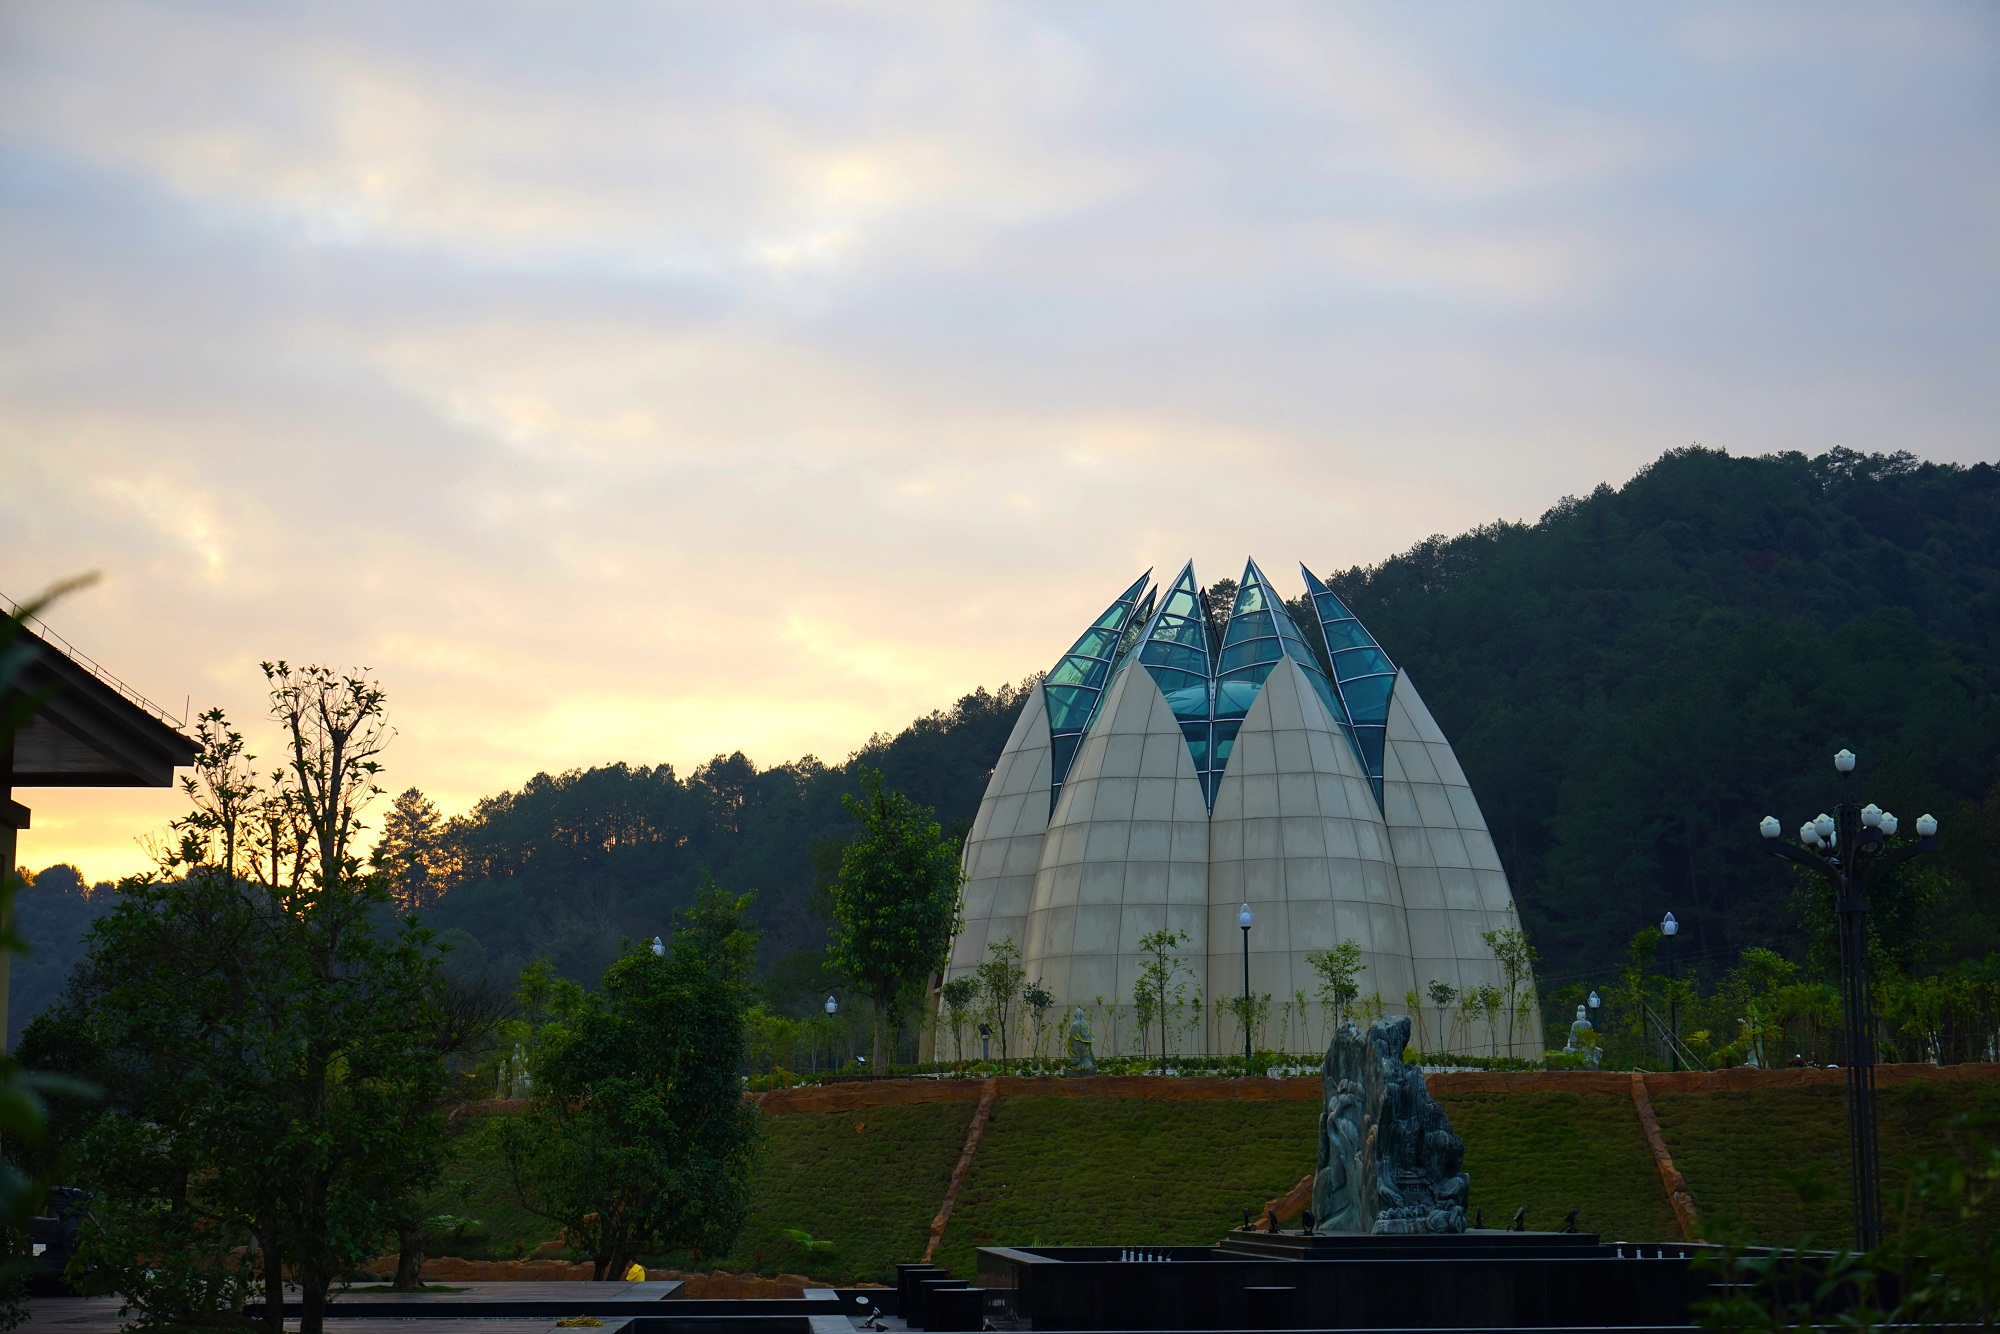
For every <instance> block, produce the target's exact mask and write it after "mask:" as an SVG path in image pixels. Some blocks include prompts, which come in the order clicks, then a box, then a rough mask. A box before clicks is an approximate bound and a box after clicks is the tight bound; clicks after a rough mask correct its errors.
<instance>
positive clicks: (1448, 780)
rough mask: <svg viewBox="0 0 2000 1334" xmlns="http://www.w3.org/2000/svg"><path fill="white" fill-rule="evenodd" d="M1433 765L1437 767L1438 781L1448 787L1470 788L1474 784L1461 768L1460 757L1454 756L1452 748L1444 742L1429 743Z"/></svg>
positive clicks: (1427, 743)
mask: <svg viewBox="0 0 2000 1334" xmlns="http://www.w3.org/2000/svg"><path fill="white" fill-rule="evenodd" d="M1425 745H1426V746H1427V747H1428V748H1429V749H1430V753H1431V763H1432V764H1434V765H1436V766H1437V771H1438V781H1439V782H1441V783H1443V784H1444V785H1445V786H1446V787H1464V788H1469V787H1471V786H1472V784H1471V783H1470V782H1469V781H1468V780H1467V779H1466V777H1465V770H1464V769H1462V768H1460V767H1459V764H1458V756H1456V755H1454V754H1452V750H1451V747H1450V746H1447V745H1445V744H1444V743H1443V742H1442V741H1429V742H1426V743H1425Z"/></svg>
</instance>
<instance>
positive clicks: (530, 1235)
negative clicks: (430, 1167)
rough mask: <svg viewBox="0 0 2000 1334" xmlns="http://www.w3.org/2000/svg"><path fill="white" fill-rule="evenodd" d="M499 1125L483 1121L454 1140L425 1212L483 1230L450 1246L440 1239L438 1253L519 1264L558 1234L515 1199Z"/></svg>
mask: <svg viewBox="0 0 2000 1334" xmlns="http://www.w3.org/2000/svg"><path fill="white" fill-rule="evenodd" d="M499 1124H500V1123H499V1121H498V1119H497V1118H493V1117H485V1118H481V1119H479V1120H476V1121H473V1122H471V1123H470V1124H469V1125H467V1126H466V1127H465V1128H464V1129H463V1130H461V1131H460V1132H459V1133H458V1134H456V1135H454V1136H453V1137H452V1155H451V1158H450V1160H449V1161H448V1162H446V1164H445V1171H444V1180H443V1181H441V1182H439V1183H438V1186H437V1189H436V1190H433V1191H432V1192H431V1193H430V1196H429V1198H428V1199H426V1200H425V1201H424V1207H423V1213H424V1216H425V1217H426V1218H435V1217H436V1216H437V1215H439V1214H451V1215H453V1216H455V1217H458V1218H469V1219H477V1220H478V1221H479V1224H480V1226H479V1228H478V1230H477V1231H475V1232H471V1233H467V1234H464V1235H461V1236H459V1237H457V1238H455V1239H453V1240H451V1241H449V1242H445V1241H443V1240H441V1239H435V1238H434V1239H433V1240H432V1242H431V1244H430V1251H431V1253H432V1254H434V1255H456V1256H458V1257H460V1258H461V1259H466V1260H513V1259H518V1258H520V1257H521V1256H523V1255H527V1254H529V1253H530V1252H532V1251H533V1250H534V1249H535V1247H536V1246H537V1245H539V1244H540V1243H542V1242H544V1241H547V1240H549V1239H551V1238H553V1237H554V1236H555V1235H556V1231H557V1229H556V1225H555V1224H554V1223H551V1222H549V1221H548V1220H547V1219H545V1218H537V1217H535V1215H533V1214H531V1213H529V1212H528V1211H527V1210H526V1209H523V1208H522V1207H521V1203H520V1200H519V1199H518V1198H516V1197H515V1194H514V1188H513V1186H512V1184H511V1183H509V1181H508V1179H507V1166H506V1164H505V1163H504V1162H503V1161H502V1160H501V1157H500V1150H499V1147H498V1144H497V1143H496V1141H495V1139H494V1132H495V1131H497V1130H498V1129H499Z"/></svg>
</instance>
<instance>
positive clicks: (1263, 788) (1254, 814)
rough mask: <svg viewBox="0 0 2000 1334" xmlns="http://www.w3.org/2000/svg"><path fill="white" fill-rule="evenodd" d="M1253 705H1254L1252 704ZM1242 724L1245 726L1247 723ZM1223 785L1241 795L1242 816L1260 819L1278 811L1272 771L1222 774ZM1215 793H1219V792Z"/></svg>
mask: <svg viewBox="0 0 2000 1334" xmlns="http://www.w3.org/2000/svg"><path fill="white" fill-rule="evenodd" d="M1253 707H1254V706H1253ZM1244 726H1245V727H1246V728H1247V727H1248V726H1249V724H1248V723H1245V724H1244ZM1222 785H1223V786H1224V787H1231V786H1233V787H1235V788H1236V789H1237V790H1238V791H1239V792H1241V793H1242V795H1243V818H1244V819H1246V820H1260V819H1264V818H1266V817H1268V816H1273V815H1276V814H1277V813H1278V776H1277V775H1276V774H1273V773H1263V774H1241V775H1238V774H1232V773H1225V774H1223V776H1222ZM1217 795H1218V796H1219V795H1221V794H1220V792H1218V793H1217Z"/></svg>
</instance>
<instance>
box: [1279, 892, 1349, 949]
mask: <svg viewBox="0 0 2000 1334" xmlns="http://www.w3.org/2000/svg"><path fill="white" fill-rule="evenodd" d="M1285 922H1286V925H1287V927H1288V934H1289V937H1290V944H1291V946H1292V948H1293V950H1294V951H1295V952H1299V953H1309V952H1311V951H1314V950H1330V949H1332V948H1333V947H1334V946H1335V945H1337V944H1339V943H1340V937H1338V936H1336V935H1334V934H1333V899H1332V898H1331V897H1330V896H1321V897H1318V898H1298V897H1294V898H1292V899H1291V900H1289V901H1288V902H1287V903H1286V904H1285Z"/></svg>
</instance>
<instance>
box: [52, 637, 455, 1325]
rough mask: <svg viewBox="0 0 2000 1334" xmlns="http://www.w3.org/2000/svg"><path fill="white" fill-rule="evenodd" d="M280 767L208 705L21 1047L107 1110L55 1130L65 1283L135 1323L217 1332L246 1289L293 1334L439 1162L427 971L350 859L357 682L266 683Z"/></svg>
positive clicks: (369, 715)
mask: <svg viewBox="0 0 2000 1334" xmlns="http://www.w3.org/2000/svg"><path fill="white" fill-rule="evenodd" d="M265 670H266V674H267V676H268V677H269V678H270V683H271V703H272V713H273V716H274V718H275V719H276V720H277V722H278V723H279V726H280V728H281V729H282V733H283V736H284V739H285V747H284V763H283V766H282V767H281V768H279V769H278V770H277V771H276V772H274V773H273V774H272V775H271V776H270V779H269V781H268V785H263V784H260V783H259V782H258V780H257V779H256V778H255V776H254V775H253V773H252V771H251V770H250V767H249V765H250V761H251V758H252V757H251V756H249V755H248V754H247V753H246V752H245V749H244V742H243V739H242V737H241V735H240V734H239V733H237V732H236V731H234V730H233V729H232V728H231V727H230V725H229V723H228V720H227V719H226V718H225V717H224V716H223V715H222V713H221V712H220V711H219V710H212V711H210V712H209V713H207V714H204V715H203V716H202V718H201V720H200V724H199V740H200V742H201V750H200V753H199V755H198V756H197V759H196V763H195V776H194V777H193V778H190V779H188V780H186V785H185V786H186V791H187V795H188V797H189V799H190V803H191V805H192V807H193V809H192V811H191V812H190V814H189V815H188V816H187V817H186V818H184V819H183V820H181V821H179V822H177V824H176V826H175V828H176V830H177V832H178V834H179V841H178V844H177V845H176V846H175V847H174V848H173V849H172V850H171V851H170V852H169V853H168V854H167V855H166V856H165V857H164V858H163V864H162V869H161V873H160V874H158V875H155V876H142V877H138V878H136V879H134V880H132V881H129V882H127V883H125V884H124V885H121V886H120V890H119V895H118V900H117V903H116V906H115V907H114V908H113V909H112V911H111V912H110V913H109V914H108V915H106V916H105V917H102V918H100V919H99V920H98V921H97V922H96V923H95V924H94V925H93V926H92V928H91V934H90V941H89V950H88V955H87V957H86V959H85V961H84V963H83V964H82V965H81V966H80V967H79V968H78V970H77V972H76V973H75V974H74V975H73V976H72V978H71V981H70V986H69V989H68V990H67V992H66V993H65V996H64V999H63V1001H62V1003H61V1005H60V1006H59V1007H58V1009H57V1010H56V1011H55V1012H53V1013H52V1014H49V1015H45V1016H43V1017H42V1018H40V1019H38V1020H37V1021H36V1022H35V1024H33V1025H31V1026H30V1030H29V1033H28V1034H27V1035H26V1037H25V1038H24V1041H23V1047H24V1049H39V1050H45V1051H49V1052H52V1053H59V1054H60V1055H61V1057H62V1058H63V1059H64V1060H65V1061H66V1062H67V1063H68V1064H69V1065H70V1066H71V1068H73V1069H76V1070H78V1071H79V1072H80V1073H86V1074H90V1075H93V1076H94V1077H96V1078H97V1079H98V1080H99V1081H100V1082H101V1083H102V1084H103V1085H104V1087H105V1089H106V1091H107V1098H106V1101H105V1103H104V1105H103V1106H102V1107H101V1108H95V1109H88V1110H87V1111H83V1112H82V1113H81V1114H80V1115H79V1116H78V1117H77V1121H78V1125H77V1128H76V1132H75V1139H74V1147H75V1149H76V1154H77V1163H76V1175H75V1180H76V1183H77V1184H78V1185H80V1186H82V1187H84V1188H85V1189H86V1190H87V1191H88V1192H89V1204H88V1206H87V1208H86V1210H85V1214H84V1226H83V1229H82V1232H81V1235H80V1238H79V1244H78V1250H77V1253H76V1256H75V1257H74V1259H73V1260H72V1266H71V1273H72V1276H73V1278H74V1279H75V1280H76V1281H78V1282H80V1283H81V1284H83V1285H84V1286H86V1287H88V1288H93V1289H97V1290H107V1291H116V1292H118V1293H120V1294H121V1295H123V1296H124V1298H125V1299H126V1303H127V1310H128V1312H129V1313H132V1314H134V1315H135V1316H136V1318H137V1322H138V1323H140V1324H142V1325H152V1326H166V1325H186V1324H204V1323H216V1322H219V1321H221V1322H226V1321H227V1320H229V1319H230V1318H232V1317H237V1318H240V1312H241V1310H242V1307H243V1304H244V1302H245V1299H246V1298H247V1296H248V1295H249V1291H250V1288H251V1285H252V1284H253V1283H255V1282H257V1281H259V1280H261V1282H262V1285H263V1288H264V1295H265V1297H266V1312H265V1327H266V1328H267V1329H269V1330H273V1331H275V1330H277V1329H279V1328H281V1321H282V1286H281V1285H282V1281H283V1278H284V1276H285V1275H286V1274H287V1273H289V1274H290V1276H291V1278H292V1280H293V1281H294V1282H295V1283H296V1284H297V1285H298V1287H299V1289H300V1294H301V1304H302V1308H303V1314H302V1316H301V1320H300V1329H301V1331H302V1334H316V1331H317V1330H318V1329H319V1328H320V1327H321V1322H322V1320H323V1318H324V1311H325V1303H326V1297H327V1292H328V1289H329V1288H330V1287H331V1285H332V1284H333V1283H334V1282H335V1281H336V1280H337V1279H339V1278H340V1277H341V1276H342V1275H343V1274H344V1273H346V1272H348V1271H349V1270H351V1269H352V1267H353V1266H354V1265H355V1264H356V1263H357V1262H358V1261H359V1260H361V1259H362V1258H364V1257H366V1256H368V1255H371V1254H374V1253H375V1252H376V1250H377V1248H378V1247H379V1245H380V1242H381V1239H382V1236H383V1234H384V1232H385V1231H387V1230H388V1229H389V1228H390V1227H391V1226H392V1224H393V1222H394V1220H395V1217H396V1216H397V1214H398V1212H399V1206H403V1205H404V1204H405V1202H406V1201H407V1200H408V1199H409V1198H410V1197H411V1195H412V1194H413V1193H414V1192H416V1191H421V1190H423V1189H425V1188H426V1187H427V1186H428V1185H429V1184H430V1183H431V1182H433V1181H435V1180H436V1178H437V1174H438V1172H439V1169H440V1165H441V1157H442V1151H443V1142H444V1118H443V1114H442V1111H441V1108H440V1104H441V1101H442V1099H443V1096H444V1093H445V1090H446V1087H447V1085H448V1081H449V1070H448V1067H447V1065H446V1062H445V1056H446V1054H447V1053H448V1052H449V1051H450V1050H451V1049H452V1047H453V1046H454V1044H455V1042H456V1041H457V1038H456V1037H455V1036H454V1033H453V1023H452V1017H451V1014H452V1007H451V1006H450V1005H449V1004H448V1002H447V999H446V997H445V994H444V984H443V982H442V980H441V979H440V977H439V975H438V959H439V952H438V950H437V948H436V946H435V944H434V943H433V941H432V939H431V937H430V934H429V933H428V932H426V931H424V930H423V929H422V928H420V927H418V926H417V925H416V924H415V923H414V922H412V921H400V922H399V921H396V920H394V918H393V915H392V914H391V912H390V911H389V906H388V896H387V891H386V889H385V887H384V886H383V885H382V884H380V883H379V882H378V881H377V880H376V879H375V878H374V877H372V876H370V875H368V874H366V873H364V872H363V870H362V868H361V866H360V864H359V861H358V859H357V858H356V856H355V854H354V852H353V845H354V841H355V838H356V836H357V834H358V833H359V832H360V829H361V825H360V819H359V817H360V812H361V809H362V807H363V806H364V805H365V804H366V802H367V800H368V799H369V798H370V797H371V796H372V795H374V791H375V789H374V785H373V778H374V775H375V774H376V773H377V772H378V771H379V766H378V764H377V762H376V760H375V759H374V756H375V755H376V754H377V753H378V752H379V749H380V747H381V745H382V743H383V742H384V741H385V740H386V739H387V735H388V733H387V729H386V725H385V724H384V721H383V713H382V711H383V696H382V692H381V690H380V688H379V687H378V686H376V685H375V684H374V683H373V682H372V681H370V680H368V679H367V678H365V677H361V676H341V675H338V674H335V673H333V672H330V671H327V670H325V669H323V668H318V667H308V668H305V669H302V670H296V671H295V670H293V669H292V668H290V667H288V666H287V665H286V664H284V663H282V662H281V663H275V664H266V669H265Z"/></svg>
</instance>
